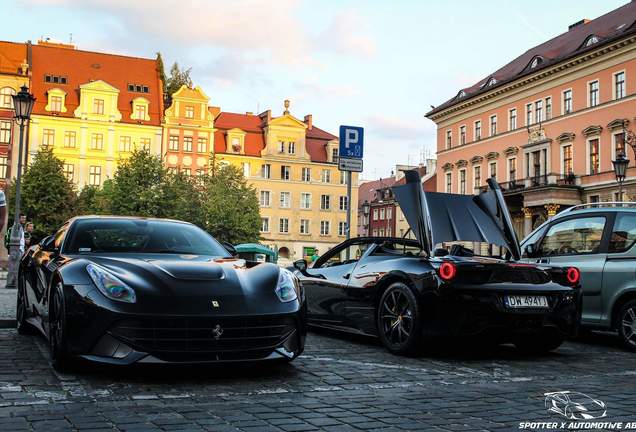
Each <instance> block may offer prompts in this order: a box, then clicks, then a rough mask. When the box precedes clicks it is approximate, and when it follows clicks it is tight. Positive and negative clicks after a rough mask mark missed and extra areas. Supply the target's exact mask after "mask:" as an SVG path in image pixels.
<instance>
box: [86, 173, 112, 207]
mask: <svg viewBox="0 0 636 432" xmlns="http://www.w3.org/2000/svg"><path fill="white" fill-rule="evenodd" d="M112 185H113V181H112V180H110V179H108V180H106V181H104V185H103V186H102V187H101V188H100V187H99V186H92V185H87V186H84V188H83V189H82V190H81V192H80V193H79V196H78V197H77V213H78V214H82V215H90V214H111V213H112V212H111V210H110V209H111V205H110V203H111V193H112Z"/></svg>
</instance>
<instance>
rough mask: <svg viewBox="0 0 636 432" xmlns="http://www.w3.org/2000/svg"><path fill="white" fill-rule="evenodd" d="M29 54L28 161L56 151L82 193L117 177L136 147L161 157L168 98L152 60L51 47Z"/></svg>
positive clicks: (33, 48) (40, 47)
mask: <svg viewBox="0 0 636 432" xmlns="http://www.w3.org/2000/svg"><path fill="white" fill-rule="evenodd" d="M27 49H29V50H30V51H31V52H32V57H31V68H32V74H31V92H32V93H33V95H34V96H35V98H36V101H35V105H34V107H33V115H32V118H31V124H30V131H29V157H33V156H34V155H35V153H37V151H38V149H39V148H40V147H49V148H52V149H53V152H54V154H55V155H56V156H58V157H59V158H60V159H62V160H63V161H64V171H65V174H66V175H67V177H69V179H71V180H72V181H73V182H74V183H76V184H77V185H78V186H79V187H80V188H81V187H83V186H85V185H93V186H100V185H102V184H103V182H104V181H105V180H106V179H108V178H112V176H113V174H114V172H115V168H116V165H117V163H118V161H119V160H121V159H123V158H126V157H127V156H128V155H129V154H130V152H131V151H132V150H133V149H135V148H146V149H148V150H150V152H151V153H153V154H160V152H161V144H162V120H163V94H162V83H161V79H160V76H159V72H158V67H157V62H156V61H155V60H154V59H143V58H136V57H127V56H120V55H114V54H104V53H96V52H90V51H81V50H77V49H75V47H74V46H73V45H67V44H60V43H50V42H46V41H39V42H38V44H37V45H31V44H28V46H27Z"/></svg>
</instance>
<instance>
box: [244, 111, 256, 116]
mask: <svg viewBox="0 0 636 432" xmlns="http://www.w3.org/2000/svg"><path fill="white" fill-rule="evenodd" d="M245 115H254V113H253V112H252V111H245Z"/></svg>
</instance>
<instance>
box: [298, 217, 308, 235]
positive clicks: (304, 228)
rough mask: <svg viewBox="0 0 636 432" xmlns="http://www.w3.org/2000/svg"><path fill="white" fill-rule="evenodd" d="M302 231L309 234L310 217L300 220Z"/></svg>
mask: <svg viewBox="0 0 636 432" xmlns="http://www.w3.org/2000/svg"><path fill="white" fill-rule="evenodd" d="M300 233H301V234H309V219H301V220H300Z"/></svg>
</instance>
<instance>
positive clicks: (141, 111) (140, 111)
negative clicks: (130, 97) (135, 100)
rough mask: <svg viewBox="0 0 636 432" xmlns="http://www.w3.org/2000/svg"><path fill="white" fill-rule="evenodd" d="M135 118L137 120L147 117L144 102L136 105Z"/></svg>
mask: <svg viewBox="0 0 636 432" xmlns="http://www.w3.org/2000/svg"><path fill="white" fill-rule="evenodd" d="M135 118H136V119H137V120H145V119H146V105H142V104H136V105H135Z"/></svg>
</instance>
